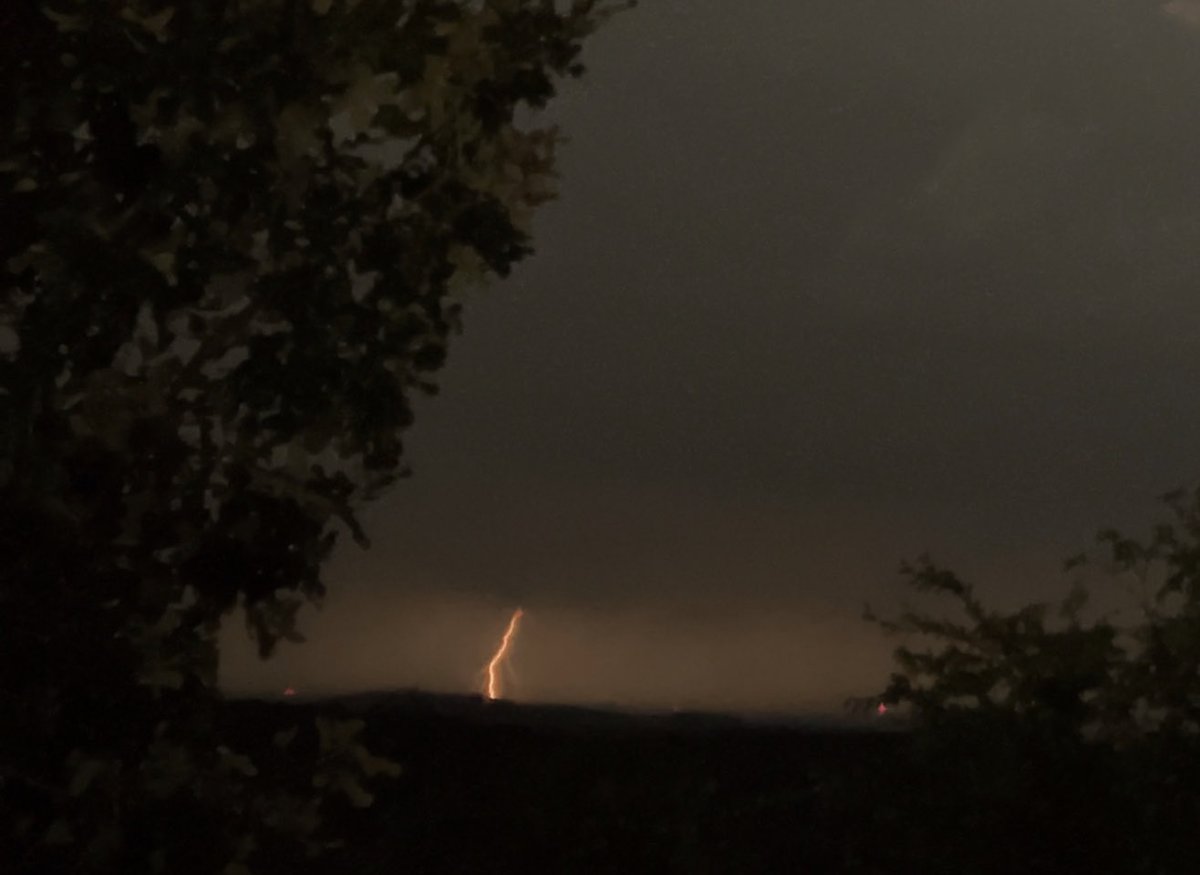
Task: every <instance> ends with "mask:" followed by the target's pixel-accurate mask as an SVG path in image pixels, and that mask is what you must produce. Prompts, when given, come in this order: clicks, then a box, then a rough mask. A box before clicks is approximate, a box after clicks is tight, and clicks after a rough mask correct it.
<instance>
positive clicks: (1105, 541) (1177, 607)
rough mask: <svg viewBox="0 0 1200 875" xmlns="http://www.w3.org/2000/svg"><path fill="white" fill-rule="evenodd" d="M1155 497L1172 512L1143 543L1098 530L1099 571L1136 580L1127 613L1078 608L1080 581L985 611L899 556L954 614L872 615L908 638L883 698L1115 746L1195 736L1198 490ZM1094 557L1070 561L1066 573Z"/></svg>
mask: <svg viewBox="0 0 1200 875" xmlns="http://www.w3.org/2000/svg"><path fill="white" fill-rule="evenodd" d="M1163 500H1164V503H1165V505H1166V507H1167V509H1168V510H1169V512H1170V518H1169V519H1167V520H1165V521H1163V522H1161V523H1159V524H1158V525H1156V526H1154V528H1153V531H1152V532H1151V533H1150V535H1149V536H1148V537H1147V538H1145V539H1144V540H1141V541H1139V540H1136V539H1134V538H1130V537H1127V536H1125V535H1122V534H1121V533H1119V532H1117V531H1116V530H1114V529H1105V530H1103V531H1101V532H1100V534H1099V536H1098V542H1099V545H1100V547H1101V548H1102V552H1101V555H1100V557H1098V558H1099V559H1101V560H1103V561H1104V563H1105V564H1106V565H1107V571H1108V572H1109V573H1110V574H1116V575H1119V576H1125V577H1128V578H1130V579H1132V580H1133V581H1135V582H1136V584H1137V586H1136V593H1137V594H1138V603H1137V604H1136V605H1135V608H1136V612H1137V617H1136V620H1134V621H1128V620H1126V621H1120V620H1118V619H1115V618H1114V616H1113V615H1099V616H1091V617H1090V618H1089V617H1087V616H1085V614H1086V611H1085V608H1086V606H1087V604H1088V598H1089V593H1088V590H1087V589H1086V588H1085V587H1084V586H1083V584H1082V583H1080V582H1076V584H1075V585H1074V587H1073V589H1072V591H1071V593H1070V595H1068V596H1067V597H1066V598H1065V599H1063V600H1062V601H1061V602H1060V603H1059V604H1057V605H1050V604H1030V605H1026V606H1024V607H1022V608H1020V609H1018V610H1016V611H1009V612H1005V611H999V610H993V609H989V608H987V607H986V606H985V605H984V603H983V602H982V600H981V599H980V598H979V596H978V595H977V594H976V592H975V589H974V588H973V587H972V586H971V585H970V584H968V583H965V582H963V581H962V580H961V579H960V578H959V577H958V576H957V575H956V574H955V573H954V572H952V571H949V570H947V569H944V568H942V567H940V566H938V565H937V564H936V563H934V562H933V561H932V560H931V559H930V558H929V557H928V556H923V557H921V558H920V559H919V560H918V561H917V562H916V563H915V564H908V563H906V564H905V565H904V566H902V569H901V570H902V573H903V574H904V575H905V576H906V578H907V581H908V583H909V585H910V586H912V587H913V588H914V589H915V590H917V591H919V592H924V593H932V594H933V595H935V596H938V597H942V598H945V599H949V600H950V601H951V602H952V603H953V604H954V605H955V610H954V611H953V612H952V614H951V615H950V616H945V615H940V616H939V615H931V614H928V613H921V612H919V611H913V610H910V611H907V612H905V613H904V614H902V615H901V616H900V617H899V618H897V619H894V620H879V619H877V618H874V617H872V619H876V622H878V623H880V625H881V626H882V627H883V628H884V629H885V630H887V631H888V632H891V633H894V634H895V633H899V634H904V635H906V636H908V637H909V640H908V641H907V642H906V643H904V644H902V645H901V646H900V647H898V648H897V649H896V652H895V657H896V661H897V663H898V667H899V671H897V672H896V673H895V674H894V675H893V676H892V680H891V683H890V684H889V686H888V688H887V690H886V691H885V692H884V694H883V701H885V702H888V703H892V704H907V705H908V706H910V707H911V708H912V709H913V711H914V713H915V715H916V716H917V718H918V719H919V720H920V721H923V722H937V721H938V720H941V719H943V718H944V717H946V716H947V715H952V714H962V713H964V712H982V713H1007V714H1011V715H1015V716H1019V717H1021V718H1022V719H1024V720H1027V721H1034V722H1038V721H1041V722H1046V721H1050V722H1053V723H1054V724H1055V725H1057V726H1059V727H1060V728H1062V729H1064V730H1066V731H1068V732H1069V733H1070V734H1073V735H1076V736H1078V737H1080V738H1084V737H1086V738H1089V739H1095V740H1104V741H1107V742H1112V743H1117V744H1124V743H1128V742H1131V741H1133V740H1135V739H1140V738H1146V737H1150V736H1157V737H1171V738H1193V737H1200V489H1197V490H1195V491H1194V492H1190V493H1189V492H1187V491H1183V490H1180V491H1176V492H1172V493H1169V494H1168V495H1166V496H1164V497H1163ZM1096 558H1097V557H1092V558H1089V557H1087V556H1086V555H1080V556H1077V557H1073V558H1072V559H1069V560H1067V562H1066V569H1067V570H1068V571H1071V570H1076V569H1079V568H1081V567H1084V566H1086V565H1088V564H1089V563H1092V564H1094V563H1095V561H1096ZM1052 609H1053V610H1052Z"/></svg>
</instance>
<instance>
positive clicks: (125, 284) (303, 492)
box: [0, 0, 616, 872]
mask: <svg viewBox="0 0 1200 875" xmlns="http://www.w3.org/2000/svg"><path fill="white" fill-rule="evenodd" d="M615 9H616V6H615V5H604V4H603V3H600V2H595V0H574V2H573V3H571V4H569V5H568V6H564V4H561V3H558V4H556V3H555V2H553V0H482V2H449V0H36V2H33V0H30V2H25V0H22V2H17V3H13V4H6V5H5V7H4V9H3V10H2V11H0V41H2V43H3V45H2V46H0V76H2V77H3V78H2V84H0V122H2V125H3V131H4V134H3V141H2V142H3V146H2V151H0V198H2V199H3V202H2V208H0V271H2V272H0V563H2V570H0V618H2V619H0V690H3V697H4V701H3V703H2V704H3V707H2V708H0V733H2V734H0V737H2V738H3V739H5V743H3V744H0V778H2V780H3V782H4V784H3V794H4V795H3V796H2V797H0V804H2V805H3V806H4V808H3V809H0V815H2V817H0V820H2V821H3V825H2V826H0V836H3V839H2V840H3V841H4V842H5V843H6V844H7V845H11V847H12V854H11V855H10V854H0V856H4V857H5V858H6V859H17V860H24V861H25V863H26V865H27V866H29V867H32V868H36V866H38V865H41V864H42V863H44V860H43V856H42V855H44V854H46V853H51V855H52V856H53V853H52V852H51V851H47V850H46V849H47V848H51V849H53V848H54V847H58V848H61V849H63V850H62V851H61V854H60V856H61V858H62V859H71V860H76V861H79V860H82V861H85V862H88V861H90V863H94V864H96V865H97V866H104V865H116V862H115V861H118V860H122V861H123V862H122V865H123V866H125V867H126V868H123V869H122V871H134V869H130V868H128V867H129V866H130V865H132V863H131V861H132V860H139V861H142V860H149V861H151V862H152V863H154V868H156V869H158V870H159V871H173V872H174V871H209V870H212V869H213V868H214V867H217V865H218V863H219V864H220V865H225V864H226V863H230V865H233V866H235V868H234V869H231V870H230V871H240V870H237V869H236V866H243V865H248V864H249V862H250V861H251V860H253V859H254V858H255V854H256V853H259V852H256V851H255V847H256V846H257V845H256V842H258V843H259V844H261V841H260V839H259V838H255V837H254V835H253V834H250V833H247V832H245V831H244V830H242V829H241V827H240V824H242V823H254V824H259V825H263V824H267V825H268V826H270V825H271V823H272V818H275V820H276V821H277V822H275V823H274V827H277V829H275V831H276V832H281V831H282V832H287V831H288V830H291V831H292V832H299V833H304V834H308V833H310V832H311V831H312V828H313V827H314V824H315V818H316V816H317V814H316V809H314V808H313V807H312V806H313V805H314V804H316V803H315V802H314V801H313V799H314V798H315V797H313V794H312V792H311V791H312V788H311V787H309V788H308V795H307V796H305V795H303V794H302V795H300V796H295V795H293V796H288V797H287V798H286V799H285V798H283V797H282V796H281V797H279V798H275V799H273V801H271V802H269V803H267V802H264V798H265V797H264V796H263V794H264V793H266V792H267V791H265V790H262V789H260V786H266V785H267V784H268V783H269V782H266V783H264V781H263V780H262V779H261V778H256V777H255V776H256V773H257V766H256V765H255V764H253V763H250V762H249V761H248V760H246V759H244V758H242V757H241V756H240V755H238V754H236V753H234V752H232V751H231V750H229V749H228V748H226V747H223V746H221V745H220V744H219V743H218V742H217V741H216V740H215V739H214V736H213V733H214V732H215V731H216V730H215V728H214V726H215V723H214V720H215V718H214V717H213V712H212V707H213V703H214V701H215V678H216V666H217V653H216V645H215V633H216V630H217V628H218V625H219V623H220V621H221V619H222V618H223V617H225V616H226V615H228V614H229V613H230V611H232V610H233V609H234V608H235V607H237V606H239V605H240V606H241V607H242V608H244V610H245V612H246V616H247V617H248V623H249V628H250V632H251V633H252V634H253V635H254V636H255V638H256V640H257V642H258V645H259V649H260V651H261V653H262V654H263V655H264V656H266V655H268V654H269V653H270V652H271V651H272V649H273V648H274V647H275V645H276V643H277V642H278V641H279V640H280V639H283V638H291V639H296V638H298V637H299V633H298V631H297V630H296V628H295V623H294V619H295V614H296V611H297V609H298V608H299V607H300V605H301V604H302V603H303V602H304V601H305V600H317V599H319V598H320V597H321V596H322V595H323V593H324V585H323V583H322V579H321V565H322V562H323V561H324V559H325V558H326V557H327V556H328V555H329V553H330V551H331V549H332V548H333V546H334V543H335V539H336V537H337V532H338V530H339V528H340V529H341V530H343V531H348V532H349V533H350V534H352V535H353V537H354V538H355V539H356V540H357V541H358V542H359V543H361V544H364V545H365V544H366V543H367V537H366V533H365V532H364V531H363V530H362V527H361V526H360V525H359V523H358V520H357V518H356V516H355V512H356V509H357V508H359V507H360V506H361V505H362V503H363V502H366V501H369V500H371V499H372V498H374V497H376V496H378V495H379V494H380V492H381V491H382V490H383V489H385V488H386V487H388V486H389V485H391V484H392V483H393V482H394V481H395V480H396V479H397V477H399V476H402V475H403V474H404V473H405V462H404V454H403V445H402V442H401V435H402V432H403V431H404V429H405V428H406V427H408V426H409V425H410V423H411V421H412V409H411V403H412V399H413V396H414V394H417V393H431V392H434V391H435V390H436V385H435V383H434V381H433V379H432V377H433V374H434V373H435V372H436V371H437V369H438V368H439V367H440V366H441V365H442V363H443V362H444V360H445V357H446V351H447V345H448V340H449V338H450V337H451V336H452V335H453V333H454V332H455V331H456V330H457V329H458V327H459V324H460V318H461V301H460V299H459V297H458V296H459V293H460V292H461V290H462V289H464V288H466V287H469V286H471V285H473V284H477V283H480V282H483V281H486V280H487V279H488V278H489V277H493V276H503V275H505V274H506V273H507V272H508V271H509V270H510V268H511V267H512V265H513V264H514V263H515V262H516V261H518V260H519V259H521V258H522V257H523V256H525V255H526V254H528V252H529V251H530V220H531V217H532V215H533V211H534V210H535V209H536V208H537V207H538V206H539V205H540V204H542V203H543V202H545V201H546V200H547V199H548V198H550V197H552V195H553V193H554V149H555V145H556V143H557V142H558V135H557V132H556V131H555V130H553V129H548V128H540V127H538V126H536V125H529V124H522V123H520V122H519V117H520V116H521V114H522V108H525V109H535V110H536V109H538V108H540V107H543V106H545V105H546V103H547V102H548V101H549V100H550V99H551V98H552V97H553V95H554V92H555V82H556V80H558V79H560V78H561V77H564V76H576V75H579V74H580V73H581V72H582V66H581V65H580V62H579V52H580V47H581V43H582V40H583V39H584V38H585V37H586V36H587V35H588V34H589V33H591V32H592V30H593V29H594V28H595V27H596V26H597V25H598V24H599V23H600V22H601V21H602V20H603V19H604V18H605V17H606V16H608V15H610V14H611V13H612V12H614V11H615ZM335 737H336V738H337V739H340V740H336V741H335V740H334V739H335ZM315 743H316V742H314V744H315ZM281 744H282V741H281ZM320 745H324V747H326V748H328V747H329V746H330V745H333V746H335V747H336V746H337V745H341V746H342V747H344V748H346V749H348V750H352V751H353V750H356V749H357V748H356V747H355V744H354V743H353V741H352V740H350V739H349V738H348V737H342V736H338V735H337V732H336V731H335V730H334V729H331V728H329V727H326V729H324V730H322V734H321V739H320V741H319V745H318V747H320ZM330 749H332V748H330ZM314 756H316V755H315V754H314ZM364 756H365V753H363V754H362V755H358V756H349V758H348V759H346V758H345V757H343V760H344V762H343V765H342V766H339V768H340V769H341V772H339V773H338V774H340V775H341V777H328V778H327V779H325V780H323V781H321V782H318V784H317V787H318V789H321V790H322V791H328V792H333V793H336V792H342V793H343V794H344V795H345V796H347V797H348V798H349V801H350V802H351V803H358V802H362V801H363V800H364V799H366V798H368V797H367V796H366V795H365V794H366V791H365V790H364V789H363V788H362V787H361V785H359V784H358V783H356V781H357V780H358V779H359V778H361V777H362V774H363V772H364V770H365V771H368V772H369V771H371V770H372V769H377V768H380V766H379V764H378V763H374V762H373V761H370V760H368V759H364V758H363V757H364ZM317 759H318V760H320V757H319V756H318V758H317ZM316 761H317V760H314V762H316ZM321 761H322V762H323V761H324V760H321ZM322 768H323V767H322ZM355 775H357V776H358V777H354V776H355ZM272 786H274V785H272ZM280 786H282V785H280ZM339 788H340V790H339ZM271 792H275V791H271ZM279 792H283V791H282V790H280V791H279ZM184 797H187V800H188V801H187V804H184V802H183V801H181V800H183V799H184ZM172 806H182V808H180V811H175V812H174V813H173V814H168V813H167V812H172V811H173V810H174V809H173V808H172ZM184 809H186V810H187V811H191V812H192V814H191V815H189V817H191V823H192V824H193V825H194V830H193V831H194V832H195V836H193V838H196V837H197V836H206V837H207V838H206V840H205V841H204V842H202V844H203V845H204V848H205V853H204V854H202V855H200V856H199V857H197V856H196V855H195V853H194V848H195V847H196V846H197V843H196V842H195V841H192V842H181V841H177V840H176V839H177V838H178V836H179V835H180V834H181V833H182V832H183V831H184V830H183V829H182V827H181V826H180V823H181V822H182V820H181V819H182V818H183V815H182V814H181V813H180V812H182V811H183V810H184ZM200 811H202V812H205V813H203V814H200V813H196V812H200ZM282 812H289V813H286V814H285V813H282ZM230 815H236V817H233V818H231V817H230ZM204 818H209V821H205V820H204ZM247 818H249V819H248V820H247ZM281 818H282V820H280V819H281ZM285 820H286V821H288V823H287V824H284V823H283V821H285ZM232 821H236V823H234V825H233V826H232V827H231V826H230V823H231V822H232ZM131 824H137V827H136V829H135V828H133V827H132V826H131ZM155 824H157V826H155ZM285 826H286V827H287V829H284V827H285ZM10 827H11V828H10ZM5 831H7V832H5ZM268 831H269V830H268ZM133 847H137V848H139V849H140V850H138V851H137V852H136V853H135V852H134V851H130V850H129V849H130V848H133ZM185 848H191V849H193V850H184V849H185ZM143 852H144V853H143ZM130 854H133V856H130ZM122 855H124V856H122ZM259 856H260V857H261V856H263V854H262V853H259ZM56 859H57V858H56ZM135 868H136V867H135ZM6 871H7V870H6Z"/></svg>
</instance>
